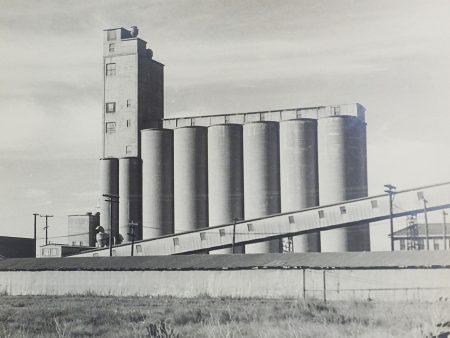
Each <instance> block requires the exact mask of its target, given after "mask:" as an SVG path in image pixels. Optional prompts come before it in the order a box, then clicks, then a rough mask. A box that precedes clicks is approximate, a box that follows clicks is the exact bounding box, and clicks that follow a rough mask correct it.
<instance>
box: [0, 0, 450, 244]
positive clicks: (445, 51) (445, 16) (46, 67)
mask: <svg viewBox="0 0 450 338" xmlns="http://www.w3.org/2000/svg"><path fill="white" fill-rule="evenodd" d="M0 8H1V10H0V51H1V53H0V61H1V62H0V104H1V105H0V107H1V109H0V114H1V117H2V118H1V122H0V235H11V236H32V233H33V231H32V224H33V222H32V220H33V217H32V213H33V212H38V213H43V214H45V213H47V214H53V215H55V218H53V219H51V220H50V224H51V225H52V228H51V229H50V236H57V235H59V234H61V233H64V232H65V231H66V230H65V229H66V224H67V215H68V214H74V213H84V212H86V211H94V212H95V211H97V209H96V207H97V196H98V191H99V184H98V181H99V170H98V158H99V157H100V150H101V127H102V126H101V114H102V86H103V84H102V30H103V29H106V28H112V27H120V26H124V27H129V26H131V25H136V26H138V27H139V30H140V34H139V36H140V37H141V38H142V39H144V40H146V41H147V42H148V46H149V47H150V48H151V49H153V52H154V58H155V59H156V60H158V61H160V62H162V63H163V64H165V65H166V66H165V114H166V117H174V116H186V115H194V114H213V113H236V112H245V111H255V110H269V109H281V108H292V107H304V106H314V105H327V104H337V103H353V102H359V103H361V104H363V105H364V106H365V107H366V108H367V123H368V161H369V192H370V193H371V194H378V193H381V192H382V191H383V184H385V183H392V184H395V185H396V186H397V187H398V188H399V189H404V188H410V187H415V186H419V185H426V184H433V183H439V182H443V181H449V180H450V151H449V149H450V133H449V132H448V130H449V125H450V100H449V93H450V57H449V56H450V42H449V41H450V25H449V22H450V1H425V0H424V1H413V0H404V1H392V0H389V1H379V0H377V1H367V0H366V1H361V0H358V1H350V0H343V1H333V0H329V1H318V0H311V1H275V0H273V1H256V0H254V1H225V0H222V1H199V0H189V1H162V0H161V1H124V0H120V1H60V0H58V1H57V0H53V1H42V0H41V1H17V0H14V1H9V0H0ZM42 222H43V221H42V220H39V225H40V226H41V225H42ZM403 225H404V221H403V220H402V221H399V222H398V224H397V226H398V227H400V226H403ZM374 227H376V228H378V229H381V228H383V229H384V225H375V226H374ZM374 236H375V237H376V236H381V235H379V234H378V235H377V234H374ZM383 236H385V233H384V232H383V234H382V236H381V237H380V238H385V237H383ZM375 237H374V238H375ZM52 241H55V242H58V241H59V242H64V238H61V240H59V239H54V240H52ZM380 243H381V242H379V243H378V242H377V243H376V245H375V246H376V247H377V248H384V247H386V248H387V247H388V244H387V245H385V244H386V243H387V241H386V243H384V242H383V243H381V244H380Z"/></svg>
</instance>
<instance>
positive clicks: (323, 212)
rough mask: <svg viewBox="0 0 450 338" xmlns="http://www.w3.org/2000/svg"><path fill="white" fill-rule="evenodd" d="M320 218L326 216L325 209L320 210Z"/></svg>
mask: <svg viewBox="0 0 450 338" xmlns="http://www.w3.org/2000/svg"><path fill="white" fill-rule="evenodd" d="M319 218H325V211H323V210H319Z"/></svg>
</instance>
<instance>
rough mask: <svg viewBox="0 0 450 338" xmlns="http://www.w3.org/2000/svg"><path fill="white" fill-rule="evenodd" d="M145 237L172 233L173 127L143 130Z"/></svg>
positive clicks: (143, 224) (143, 222)
mask: <svg viewBox="0 0 450 338" xmlns="http://www.w3.org/2000/svg"><path fill="white" fill-rule="evenodd" d="M141 158H142V238H143V239H147V238H155V237H160V236H164V235H168V234H172V233H173V130H170V129H145V130H142V131H141Z"/></svg>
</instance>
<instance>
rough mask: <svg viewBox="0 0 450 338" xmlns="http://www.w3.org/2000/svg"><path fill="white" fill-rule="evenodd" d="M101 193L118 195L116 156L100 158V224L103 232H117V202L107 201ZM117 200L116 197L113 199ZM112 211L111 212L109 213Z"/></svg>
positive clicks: (107, 198) (117, 162) (117, 163)
mask: <svg viewBox="0 0 450 338" xmlns="http://www.w3.org/2000/svg"><path fill="white" fill-rule="evenodd" d="M103 195H114V196H118V195H119V160H118V159H117V158H112V157H108V158H102V159H100V225H101V226H102V227H103V229H104V231H105V233H107V234H110V233H111V221H112V232H113V233H114V234H117V233H118V230H119V229H118V226H119V204H118V203H112V210H111V203H110V202H108V201H107V200H109V199H110V198H109V197H105V196H103ZM115 201H117V199H115ZM111 211H112V213H111Z"/></svg>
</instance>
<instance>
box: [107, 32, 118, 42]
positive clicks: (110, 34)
mask: <svg viewBox="0 0 450 338" xmlns="http://www.w3.org/2000/svg"><path fill="white" fill-rule="evenodd" d="M106 35H107V39H108V41H111V40H116V39H117V33H116V31H115V30H114V31H108V32H107V34H106Z"/></svg>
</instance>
